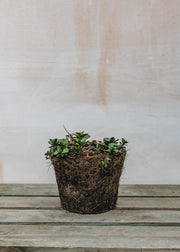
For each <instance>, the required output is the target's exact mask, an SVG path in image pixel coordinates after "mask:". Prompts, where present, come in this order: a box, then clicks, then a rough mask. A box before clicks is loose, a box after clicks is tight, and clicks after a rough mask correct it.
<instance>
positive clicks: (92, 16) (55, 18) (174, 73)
mask: <svg viewBox="0 0 180 252" xmlns="http://www.w3.org/2000/svg"><path fill="white" fill-rule="evenodd" d="M63 125H66V127H67V128H68V130H69V131H71V132H73V131H81V130H85V131H87V132H88V133H90V134H91V135H92V137H93V138H98V139H101V138H103V137H105V136H115V137H117V138H121V137H124V138H126V139H127V140H128V141H129V144H128V156H127V159H126V162H125V169H124V174H123V177H122V183H142V184H145V183H162V184H163V183H174V184H175V183H180V134H179V132H180V1H179V0H38V1H37V0H26V1H24V0H14V1H12V0H0V182H1V183H10V182H13V183H15V182H16V183H53V182H55V177H54V172H53V169H52V167H49V163H48V162H47V161H46V160H45V158H44V153H45V152H46V150H47V148H48V144H47V141H48V139H49V138H55V137H60V138H61V137H64V135H65V132H64V129H63Z"/></svg>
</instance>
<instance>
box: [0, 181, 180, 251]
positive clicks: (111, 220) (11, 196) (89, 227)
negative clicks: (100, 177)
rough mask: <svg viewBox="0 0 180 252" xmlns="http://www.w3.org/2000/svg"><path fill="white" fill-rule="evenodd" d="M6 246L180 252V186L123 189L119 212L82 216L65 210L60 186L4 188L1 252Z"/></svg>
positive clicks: (1, 196)
mask: <svg viewBox="0 0 180 252" xmlns="http://www.w3.org/2000/svg"><path fill="white" fill-rule="evenodd" d="M7 246H9V247H16V248H18V249H20V251H26V252H31V251H34V252H58V251H64V252H65V251H67V252H69V251H71V252H84V251H85V252H92V251H96V252H97V251H98V252H101V251H102V252H109V251H113V252H115V251H116V252H117V251H126V252H130V251H133V252H134V251H141V252H142V251H146V252H150V251H161V252H162V251H166V252H167V251H171V250H172V249H173V251H180V185H121V186H120V188H119V197H118V202H117V208H116V210H113V211H110V212H106V213H103V214H97V215H81V214H75V213H70V212H67V211H65V210H62V209H61V207H60V201H59V198H58V193H57V187H56V185H50V184H47V185H44V184H43V185H42V184H41V185H32V184H14V185H13V184H1V185H0V251H8V250H4V249H3V247H7ZM11 251H13V250H11ZM15 251H19V250H15Z"/></svg>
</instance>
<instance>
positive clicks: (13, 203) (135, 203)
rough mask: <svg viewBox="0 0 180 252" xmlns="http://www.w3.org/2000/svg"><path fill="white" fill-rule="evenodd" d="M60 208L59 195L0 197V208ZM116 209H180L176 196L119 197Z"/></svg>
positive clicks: (179, 201) (179, 202) (179, 200)
mask: <svg viewBox="0 0 180 252" xmlns="http://www.w3.org/2000/svg"><path fill="white" fill-rule="evenodd" d="M9 208H12V209H20V208H21V209H23V208H25V209H60V200H59V197H6V196H2V197H0V209H9ZM117 209H122V210H123V209H134V210H137V209H152V210H153V209H154V210H158V209H162V210H180V199H179V198H178V199H177V198H146V197H144V198H143V197H141V198H139V197H122V198H121V197H119V198H118V201H117Z"/></svg>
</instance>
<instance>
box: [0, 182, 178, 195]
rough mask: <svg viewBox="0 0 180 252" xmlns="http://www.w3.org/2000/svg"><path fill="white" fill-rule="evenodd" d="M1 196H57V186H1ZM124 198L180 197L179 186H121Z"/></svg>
mask: <svg viewBox="0 0 180 252" xmlns="http://www.w3.org/2000/svg"><path fill="white" fill-rule="evenodd" d="M0 195H1V196H8V195H9V196H18V195H19V196H20V195H23V196H43V197H45V196H57V195H58V189H57V185H56V184H0ZM119 196H124V197H131V196H133V197H134V196H135V197H142V196H144V197H180V187H179V185H124V184H122V185H120V186H119Z"/></svg>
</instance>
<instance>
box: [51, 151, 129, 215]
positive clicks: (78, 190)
mask: <svg viewBox="0 0 180 252" xmlns="http://www.w3.org/2000/svg"><path fill="white" fill-rule="evenodd" d="M125 156H126V150H124V149H123V150H122V152H121V153H120V154H119V155H117V156H110V158H111V160H110V162H109V164H108V166H107V168H105V167H104V166H103V165H102V163H101V161H102V160H104V159H105V157H109V154H108V153H101V154H96V153H95V152H94V151H89V152H80V153H79V154H78V155H75V156H74V155H68V156H67V157H64V158H57V157H54V158H53V159H52V164H53V166H54V170H55V175H56V181H57V185H58V190H59V196H60V199H61V205H62V208H63V209H65V210H68V211H70V212H76V213H81V214H96V213H102V212H106V211H109V210H112V209H114V208H115V206H116V201H117V195H118V187H119V178H120V176H121V173H122V169H123V164H124V160H125Z"/></svg>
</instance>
